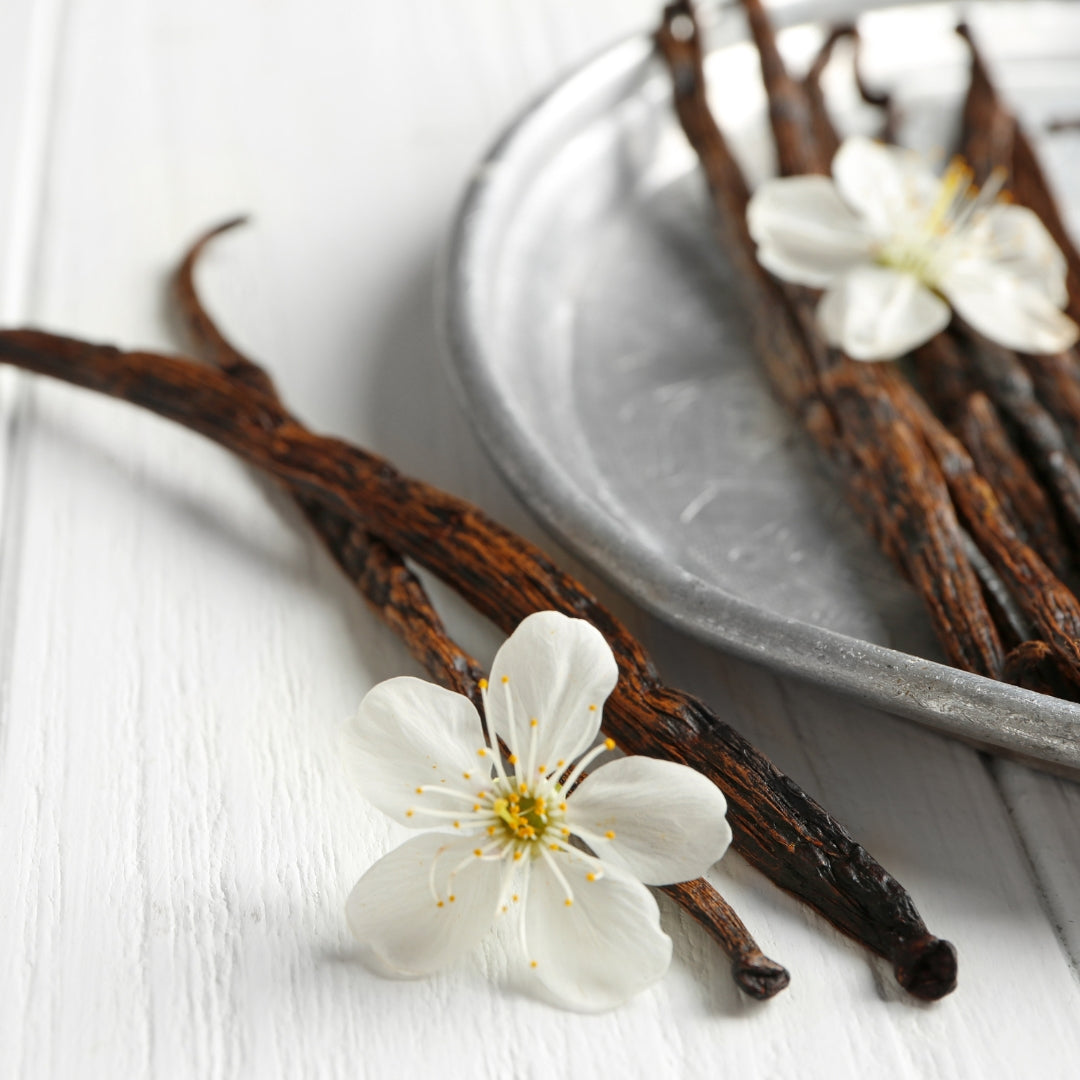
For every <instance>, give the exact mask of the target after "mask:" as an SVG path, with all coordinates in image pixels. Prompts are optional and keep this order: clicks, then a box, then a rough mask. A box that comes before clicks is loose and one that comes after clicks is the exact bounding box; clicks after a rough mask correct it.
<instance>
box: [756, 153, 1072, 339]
mask: <svg viewBox="0 0 1080 1080" xmlns="http://www.w3.org/2000/svg"><path fill="white" fill-rule="evenodd" d="M832 172H833V175H832V178H831V179H830V178H829V177H824V176H794V177H787V178H783V179H775V180H768V181H766V182H765V183H763V184H762V185H761V186H760V187H759V188H758V190H757V191H756V192H755V193H754V196H753V198H752V199H751V200H750V205H749V207H748V209H747V224H748V226H749V229H750V234H751V236H752V237H753V239H754V240H755V242H756V243H757V245H758V252H757V254H758V260H759V261H760V262H761V264H762V265H763V266H764V267H765V268H766V269H767V270H769V271H770V272H771V273H773V274H774V275H776V277H778V278H781V279H782V280H784V281H790V282H794V283H796V284H799V285H808V286H811V287H813V288H820V289H824V290H825V294H824V296H823V297H822V299H821V303H820V305H819V307H818V312H817V314H818V323H819V325H820V327H821V330H822V332H823V334H824V336H825V338H826V340H827V341H828V342H829V344H830V345H834V346H837V347H838V348H841V349H843V350H844V352H846V353H847V354H848V355H849V356H851V357H853V358H855V359H856V360H892V359H895V358H897V357H899V356H902V355H903V354H904V353H906V352H908V351H909V350H911V349H913V348H915V347H916V346H917V345H921V344H922V343H923V342H924V341H927V340H928V339H929V338H931V337H933V336H934V334H936V333H938V332H939V331H941V330H943V329H944V328H945V327H946V326H947V325H948V323H949V319H950V317H951V316H950V310H949V309H950V305H951V306H952V309H953V310H954V311H955V312H956V313H957V314H958V315H959V316H960V317H961V318H962V319H964V320H965V321H966V322H967V323H969V324H970V325H971V326H972V327H973V328H974V329H975V330H977V331H978V332H979V333H981V334H983V335H984V336H986V337H988V338H991V339H992V340H994V341H997V342H998V343H999V344H1001V345H1005V346H1007V347H1008V348H1010V349H1017V350H1019V351H1020V352H1027V353H1056V352H1061V351H1063V350H1065V349H1068V348H1069V347H1070V346H1071V345H1073V343H1074V342H1075V341H1076V339H1077V334H1078V330H1077V326H1076V324H1075V323H1074V322H1073V321H1072V320H1071V319H1069V318H1068V317H1067V316H1066V315H1065V314H1064V313H1063V312H1062V310H1061V309H1062V308H1064V307H1065V305H1066V303H1067V302H1068V295H1067V292H1066V288H1065V272H1066V264H1065V258H1064V256H1063V255H1062V254H1061V252H1060V251H1059V250H1058V248H1057V247H1056V245H1055V244H1054V241H1053V239H1052V238H1051V237H1050V234H1049V233H1048V232H1047V231H1046V227H1045V226H1044V225H1043V224H1042V222H1041V221H1040V220H1039V218H1038V217H1037V216H1036V215H1035V214H1034V213H1033V212H1032V211H1031V210H1029V209H1027V208H1025V207H1020V206H1013V205H1010V204H1007V203H1006V202H1004V201H1002V200H1001V199H999V198H997V193H998V191H999V190H1000V187H1001V183H1002V181H1003V178H1004V177H1003V174H995V175H994V176H993V177H992V178H991V179H990V181H988V182H987V184H986V185H985V186H984V187H983V188H982V190H978V189H976V188H975V187H974V186H973V185H972V183H971V180H972V174H971V171H970V169H968V167H967V166H966V165H964V164H963V163H962V162H960V161H954V162H953V164H952V165H950V167H949V168H948V170H947V171H946V172H945V175H944V176H943V177H941V178H939V177H936V176H935V175H934V174H933V173H932V172H931V171H930V170H929V169H928V168H927V167H926V165H925V164H924V162H923V161H922V159H921V158H919V157H918V155H916V154H914V153H913V152H911V151H909V150H902V149H899V148H897V147H889V146H884V145H882V144H881V143H877V142H874V141H872V140H870V139H866V138H862V137H853V138H849V139H847V140H846V141H845V142H844V143H843V145H842V146H841V147H840V149H839V150H838V151H837V154H836V157H835V158H834V159H833V166H832Z"/></svg>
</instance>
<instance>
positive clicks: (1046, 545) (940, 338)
mask: <svg viewBox="0 0 1080 1080" xmlns="http://www.w3.org/2000/svg"><path fill="white" fill-rule="evenodd" d="M913 363H914V368H915V372H916V374H917V377H918V385H919V389H920V391H921V392H922V394H923V396H924V397H925V398H926V400H927V401H928V402H929V404H930V406H931V407H932V408H933V410H934V412H935V413H936V414H937V416H938V417H939V418H940V419H941V420H942V422H944V423H945V424H946V426H947V427H949V428H951V429H952V431H953V433H954V434H955V435H956V436H957V437H958V438H959V439H960V441H961V442H962V443H963V444H964V446H965V447H966V448H967V451H968V453H969V454H970V455H971V457H972V460H973V461H974V463H975V467H976V468H977V469H978V471H979V472H980V473H981V474H982V475H983V476H984V477H985V478H986V479H987V480H988V481H989V482H990V483H991V485H992V486H993V488H994V490H995V492H997V495H998V497H999V499H1000V501H1001V504H1002V508H1003V510H1004V511H1005V513H1006V514H1007V515H1008V517H1009V519H1010V521H1011V522H1012V523H1013V525H1014V526H1015V528H1016V531H1017V533H1018V534H1019V535H1020V536H1021V538H1022V539H1024V540H1025V542H1026V543H1028V544H1029V545H1030V546H1031V547H1032V548H1033V549H1034V550H1035V551H1036V552H1037V553H1038V554H1039V556H1040V557H1041V558H1042V560H1043V561H1044V562H1045V563H1046V564H1047V565H1048V566H1049V567H1050V568H1051V569H1052V570H1053V571H1054V572H1055V573H1056V574H1058V575H1059V576H1060V575H1063V574H1065V573H1067V572H1068V569H1069V565H1070V558H1069V553H1068V548H1067V547H1066V545H1065V541H1064V539H1063V537H1062V535H1061V529H1060V527H1059V525H1058V522H1057V518H1056V516H1055V512H1054V507H1053V505H1052V503H1051V500H1050V499H1049V498H1048V496H1047V494H1046V492H1045V491H1044V490H1043V488H1042V487H1041V486H1040V484H1039V480H1038V477H1037V476H1036V475H1035V473H1034V472H1033V471H1032V469H1031V467H1030V466H1029V464H1028V462H1027V460H1026V458H1025V457H1024V455H1023V454H1022V453H1021V452H1020V450H1019V449H1018V448H1017V447H1016V445H1015V443H1014V442H1013V440H1012V438H1011V436H1010V434H1009V432H1008V431H1007V429H1006V427H1005V424H1004V423H1003V421H1002V417H1001V414H1000V412H999V411H998V408H997V407H996V406H995V405H994V404H993V402H991V401H990V399H989V398H988V397H987V396H986V394H984V393H983V392H982V391H981V390H980V389H978V387H977V384H976V381H975V379H974V376H973V373H972V370H971V363H970V361H969V360H968V358H967V357H966V356H965V355H964V354H963V353H962V352H961V350H960V349H959V348H958V347H957V344H956V342H955V340H954V338H953V336H952V335H951V334H938V335H937V337H935V338H934V339H933V340H931V341H928V342H927V343H926V344H925V345H922V346H920V347H919V348H918V349H916V350H915V353H914V355H913Z"/></svg>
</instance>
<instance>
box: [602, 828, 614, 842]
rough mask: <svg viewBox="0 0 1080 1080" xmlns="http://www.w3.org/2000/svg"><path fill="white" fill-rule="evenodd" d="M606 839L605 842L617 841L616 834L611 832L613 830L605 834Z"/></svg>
mask: <svg viewBox="0 0 1080 1080" xmlns="http://www.w3.org/2000/svg"><path fill="white" fill-rule="evenodd" d="M604 839H605V840H614V839H615V834H614V833H613V832H612V831H611V829H608V831H607V832H606V833H604Z"/></svg>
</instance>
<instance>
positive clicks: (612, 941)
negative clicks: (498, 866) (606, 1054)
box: [525, 852, 671, 1012]
mask: <svg viewBox="0 0 1080 1080" xmlns="http://www.w3.org/2000/svg"><path fill="white" fill-rule="evenodd" d="M552 863H554V864H555V865H556V866H557V867H558V871H559V872H560V873H561V874H562V876H563V878H565V880H566V882H567V883H568V884H569V886H570V889H571V891H572V892H573V903H572V904H570V905H569V906H568V905H567V904H566V900H567V895H566V888H565V887H564V884H563V882H562V881H560V880H559V876H558V875H557V874H556V872H555V871H554V870H553V869H552ZM590 874H592V875H593V876H594V880H592V881H590V880H589V879H588V875H590ZM525 942H526V947H527V949H528V951H529V959H530V961H531V962H533V963H535V965H536V967H535V972H536V975H537V977H538V978H539V979H540V981H541V982H542V983H543V984H544V985H545V986H546V987H547V988H548V990H550V991H551V992H552V993H553V994H554V995H555V996H556V997H557V998H558V999H559V1003H560V1004H561V1005H563V1006H565V1007H567V1008H571V1009H578V1010H580V1011H582V1012H596V1011H599V1010H601V1009H610V1008H614V1007H615V1006H616V1005H620V1004H621V1003H622V1002H624V1001H626V1000H627V999H628V998H631V997H633V995H634V994H636V993H638V992H639V991H641V990H644V989H645V988H646V987H647V986H649V985H650V984H652V983H654V982H655V981H656V980H657V979H659V978H661V977H662V976H663V974H664V972H666V971H667V969H668V965H669V964H670V962H671V938H669V937H668V936H667V934H665V933H664V932H663V930H661V929H660V912H659V910H658V909H657V906H656V900H655V899H654V898H653V896H652V894H651V893H650V892H649V890H648V889H646V888H645V886H644V885H642V884H641V882H639V881H636V880H635V879H634V878H632V877H630V875H629V874H625V873H623V871H621V870H619V869H617V868H615V867H606V866H603V865H602V864H601V863H600V862H599V861H598V860H596V859H593V858H590V857H589V856H587V855H581V854H578V853H576V852H575V853H573V854H566V853H560V854H557V855H553V856H550V857H549V858H544V859H538V860H536V861H535V862H534V863H533V865H532V872H531V874H530V877H529V889H528V893H527V896H526V903H525Z"/></svg>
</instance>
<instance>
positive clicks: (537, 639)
mask: <svg viewBox="0 0 1080 1080" xmlns="http://www.w3.org/2000/svg"><path fill="white" fill-rule="evenodd" d="M617 677H618V671H617V667H616V664H615V659H614V657H613V656H612V653H611V650H610V648H609V647H608V645H607V643H606V642H605V641H604V638H603V636H602V635H601V634H600V633H599V631H597V630H596V629H595V628H594V627H593V626H591V625H590V624H589V623H587V622H584V621H582V620H579V619H570V618H567V617H566V616H563V615H560V614H558V613H557V612H553V611H545V612H539V613H537V614H534V615H531V616H529V617H528V618H527V619H525V620H524V622H522V623H521V625H520V626H519V627H518V628H517V630H516V631H515V632H514V633H513V634H512V635H511V637H510V638H509V639H508V640H507V641H506V642H505V643H504V645H503V646H502V648H501V649H500V650H499V652H498V654H497V655H496V657H495V661H494V664H493V666H492V672H491V682H490V686H485V688H484V705H485V712H486V716H487V723H488V725H489V731H490V732H491V737H492V740H499V739H501V740H502V741H503V743H504V744H505V745H506V747H508V748H509V751H510V752H509V755H508V757H507V758H506V759H505V761H504V760H503V758H502V755H501V754H500V753H499V752H498V742H497V741H488V739H486V738H485V735H484V730H483V727H482V725H481V722H480V716H479V714H478V713H477V711H476V709H475V708H474V707H473V705H472V703H471V702H470V701H469V700H468V698H466V697H464V696H462V695H460V694H455V693H452V692H451V691H449V690H445V689H443V688H441V687H439V686H435V685H434V684H432V683H428V682H424V681H422V680H420V679H415V678H409V677H403V678H396V679H390V680H389V681H387V682H384V683H380V684H379V685H378V686H376V687H375V688H374V689H372V690H371V692H370V693H368V695H367V696H366V697H365V698H364V700H363V702H362V703H361V705H360V709H359V713H358V715H357V717H356V719H355V720H354V721H352V722H351V723H350V725H349V726H348V728H347V732H346V747H347V756H348V759H349V762H350V765H351V767H352V771H353V774H354V775H355V777H356V779H357V781H358V782H359V784H360V787H361V790H362V791H363V793H364V794H365V795H366V796H367V798H368V799H370V800H371V801H372V802H373V803H374V804H375V805H376V806H378V807H379V808H380V809H381V810H383V811H384V812H385V813H387V814H389V815H390V816H391V817H392V818H394V819H395V820H396V821H398V822H400V823H401V824H403V825H407V826H409V827H412V828H416V829H423V830H432V831H425V832H424V833H422V834H421V835H419V836H417V837H415V838H414V839H412V840H409V841H407V842H406V843H404V844H403V845H402V846H401V847H399V848H397V849H396V850H395V851H392V852H390V854H388V855H385V856H384V857H383V858H382V859H380V860H379V861H378V862H377V863H375V865H374V866H372V867H371V869H369V870H368V871H367V873H366V874H364V876H363V877H362V878H361V879H360V882H359V883H358V884H357V886H356V887H355V888H354V889H353V891H352V894H351V895H350V896H349V900H348V903H347V916H348V920H349V924H350V926H351V927H352V930H353V932H354V934H355V935H356V936H357V938H358V939H360V941H361V942H363V943H364V944H365V945H366V946H367V947H368V948H369V949H370V951H371V952H372V953H373V954H374V957H375V958H376V959H377V961H378V963H379V966H380V967H382V968H383V969H386V970H389V971H390V972H392V973H396V974H399V975H402V976H417V975H426V974H430V973H432V972H435V971H437V970H439V969H441V968H444V967H445V966H447V965H448V964H451V963H452V962H453V961H455V960H456V959H458V958H459V957H460V956H462V955H463V954H464V953H466V952H468V951H469V950H471V949H472V948H473V947H474V946H476V945H477V944H478V942H479V941H480V939H481V938H482V937H483V936H484V935H485V934H486V933H487V931H488V930H489V929H490V927H491V926H492V925H493V923H494V921H495V919H496V918H497V917H498V916H499V915H500V914H503V913H506V912H514V913H515V914H516V915H517V916H518V917H520V919H521V928H522V937H523V943H524V947H525V949H526V956H527V959H528V961H529V964H530V966H531V968H532V970H533V971H534V973H535V975H536V977H537V978H538V979H539V980H540V981H541V982H542V983H543V984H544V985H545V986H546V987H547V989H548V991H549V992H550V994H551V995H552V996H554V998H555V999H556V1000H557V1001H558V1002H560V1003H561V1004H563V1005H564V1006H565V1007H568V1008H573V1009H580V1010H586V1011H592V1010H597V1009H605V1008H610V1007H612V1006H614V1005H617V1004H619V1003H620V1002H622V1001H624V1000H626V999H627V998H629V997H631V996H632V995H633V994H635V993H637V992H638V991H640V990H642V989H644V988H645V987H647V986H648V985H650V984H651V983H652V982H654V981H655V980H656V979H659V978H660V977H661V976H662V975H663V974H664V972H665V971H666V970H667V967H668V963H669V961H670V958H671V940H670V938H668V936H667V935H666V934H665V933H664V932H663V931H662V930H661V929H660V921H659V912H658V909H657V905H656V900H655V899H654V897H653V896H652V894H651V893H650V892H649V890H648V889H647V888H645V885H646V884H649V885H660V884H668V883H671V882H677V881H687V880H690V879H693V878H697V877H700V876H701V875H702V874H703V873H704V872H705V870H706V869H707V868H708V867H709V866H710V865H712V863H714V862H715V861H716V860H717V859H718V858H720V856H721V855H722V854H723V853H724V851H725V850H726V848H727V846H728V844H729V842H730V839H731V832H730V829H729V828H728V825H727V821H726V819H725V816H724V815H725V812H726V803H725V801H724V797H723V795H722V794H721V793H720V791H719V789H718V788H717V787H716V786H715V785H714V784H713V783H712V782H711V781H709V780H707V779H706V778H705V777H704V776H702V775H701V774H700V773H698V772H695V771H694V770H693V769H689V768H687V767H685V766H682V765H677V764H674V763H672V762H668V761H659V760H655V759H652V758H645V757H624V758H619V759H617V760H613V761H609V762H608V763H606V764H603V765H601V766H599V767H598V768H596V769H594V770H592V771H591V772H590V773H589V774H588V775H587V776H586V777H585V779H584V780H582V779H580V778H581V776H582V774H583V773H584V772H585V770H586V769H587V768H588V767H589V765H591V764H592V762H593V761H594V760H595V759H596V757H597V756H598V755H599V754H600V753H603V752H604V750H606V749H613V748H614V743H613V742H612V741H611V740H610V739H608V740H605V741H603V742H599V743H596V740H597V737H598V735H599V733H600V720H601V710H602V707H603V704H604V701H605V700H606V698H607V696H608V694H610V693H611V691H612V689H613V688H614V686H615V683H616V680H617ZM594 743H596V745H595V746H594ZM590 748H591V749H590ZM585 849H587V850H585Z"/></svg>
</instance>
